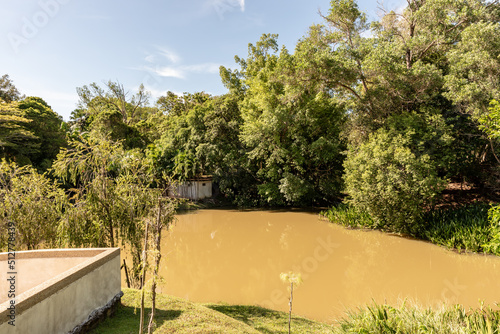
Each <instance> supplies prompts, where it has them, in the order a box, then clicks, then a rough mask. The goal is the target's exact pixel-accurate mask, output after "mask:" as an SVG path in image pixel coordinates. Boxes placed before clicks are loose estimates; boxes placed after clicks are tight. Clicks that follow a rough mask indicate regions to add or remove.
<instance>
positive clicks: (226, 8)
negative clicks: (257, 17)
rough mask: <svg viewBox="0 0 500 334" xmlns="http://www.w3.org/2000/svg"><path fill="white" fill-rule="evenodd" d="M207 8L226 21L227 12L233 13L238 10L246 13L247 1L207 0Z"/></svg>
mask: <svg viewBox="0 0 500 334" xmlns="http://www.w3.org/2000/svg"><path fill="white" fill-rule="evenodd" d="M205 7H206V8H210V9H213V10H214V11H215V12H216V13H217V15H219V17H220V18H221V19H224V14H225V13H226V12H232V11H234V10H235V9H238V8H239V9H240V11H241V12H244V11H245V0H207V1H206V3H205Z"/></svg>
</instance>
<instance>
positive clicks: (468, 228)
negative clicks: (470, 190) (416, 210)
mask: <svg viewBox="0 0 500 334" xmlns="http://www.w3.org/2000/svg"><path fill="white" fill-rule="evenodd" d="M489 208H490V206H489V205H488V204H486V203H474V204H469V205H466V206H463V207H460V208H454V209H437V210H434V211H431V212H429V213H427V214H426V215H425V216H424V219H423V225H422V227H423V228H422V229H421V230H420V231H418V232H417V234H416V235H415V236H416V237H418V238H421V239H424V240H429V241H430V242H432V243H435V244H438V245H443V246H446V247H449V248H454V249H457V250H467V251H471V252H477V253H481V252H483V251H484V247H483V246H484V245H485V244H487V243H488V242H489V241H490V240H491V238H492V236H491V228H490V224H489V222H488V209H489Z"/></svg>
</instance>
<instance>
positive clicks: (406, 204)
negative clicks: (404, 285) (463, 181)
mask: <svg viewBox="0 0 500 334" xmlns="http://www.w3.org/2000/svg"><path fill="white" fill-rule="evenodd" d="M344 168H345V175H344V181H345V186H346V192H347V193H348V195H349V196H350V199H349V202H350V203H351V204H353V205H354V206H355V207H357V208H358V209H360V210H366V211H367V212H368V213H369V214H370V216H371V217H372V218H373V220H374V221H375V223H376V224H377V225H378V226H383V227H387V228H389V229H391V230H395V231H402V232H410V231H413V230H415V227H416V224H417V223H418V222H419V221H420V219H421V217H422V214H423V211H424V209H425V208H426V207H427V206H429V205H431V204H432V203H433V201H434V200H435V199H436V197H437V195H438V194H439V193H440V192H441V191H442V190H443V189H444V186H445V182H444V180H443V179H442V178H440V177H439V176H438V175H437V172H436V167H435V166H434V164H433V163H432V161H431V158H430V157H429V155H427V154H422V153H420V154H419V153H418V152H417V153H414V152H413V151H412V149H411V140H410V139H409V136H403V135H401V134H394V132H392V133H389V132H387V131H386V130H384V129H380V130H378V131H377V132H375V133H374V134H373V135H371V136H370V138H369V139H368V141H367V142H365V143H364V144H362V145H360V146H359V147H358V148H357V149H351V150H349V152H348V155H347V159H346V161H345V163H344Z"/></svg>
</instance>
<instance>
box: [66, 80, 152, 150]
mask: <svg viewBox="0 0 500 334" xmlns="http://www.w3.org/2000/svg"><path fill="white" fill-rule="evenodd" d="M77 92H78V95H79V97H80V101H79V108H78V109H77V110H75V111H74V112H73V113H72V124H73V127H74V128H75V130H77V131H78V132H90V133H91V135H92V136H94V137H100V138H105V139H109V140H113V141H120V140H121V141H123V142H124V145H125V148H126V149H129V148H145V147H146V146H147V144H149V141H148V137H147V135H146V134H145V133H142V132H141V130H146V131H147V126H146V129H145V128H144V126H145V125H147V120H148V118H149V116H150V113H151V112H152V113H156V110H155V109H151V108H149V107H148V99H149V93H147V92H146V91H145V90H144V86H143V85H141V86H140V87H139V89H138V91H137V93H136V94H135V95H133V96H131V97H129V92H126V91H125V88H124V87H123V85H122V84H120V83H119V82H113V81H108V82H107V83H106V85H105V88H101V87H100V86H99V85H97V84H96V83H92V84H90V85H89V86H83V87H80V88H77ZM149 126H151V124H149Z"/></svg>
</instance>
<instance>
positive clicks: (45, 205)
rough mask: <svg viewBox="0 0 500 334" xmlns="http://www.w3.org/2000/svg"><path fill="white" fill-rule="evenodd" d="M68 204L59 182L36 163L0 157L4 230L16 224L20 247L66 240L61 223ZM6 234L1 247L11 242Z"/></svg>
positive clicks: (0, 208)
mask: <svg viewBox="0 0 500 334" xmlns="http://www.w3.org/2000/svg"><path fill="white" fill-rule="evenodd" d="M67 204H68V203H67V198H66V194H65V193H64V191H63V190H62V189H61V188H59V186H58V184H57V183H56V182H54V181H53V180H50V179H49V178H47V177H46V176H45V175H43V174H39V173H37V171H36V170H35V169H34V168H33V167H31V166H24V167H20V166H18V165H17V164H16V163H14V162H7V161H6V160H5V159H2V160H1V161H0V230H2V231H6V230H7V226H8V224H9V223H10V222H12V223H13V224H14V229H15V231H16V237H15V242H16V244H15V246H16V249H18V250H20V249H36V248H38V247H40V246H41V245H43V246H44V247H54V246H59V245H61V244H63V240H62V238H61V236H60V235H59V225H60V222H61V220H62V217H63V213H64V210H65V209H66V208H67ZM6 236H7V233H1V236H0V248H1V249H5V248H6V246H7V240H6Z"/></svg>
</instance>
